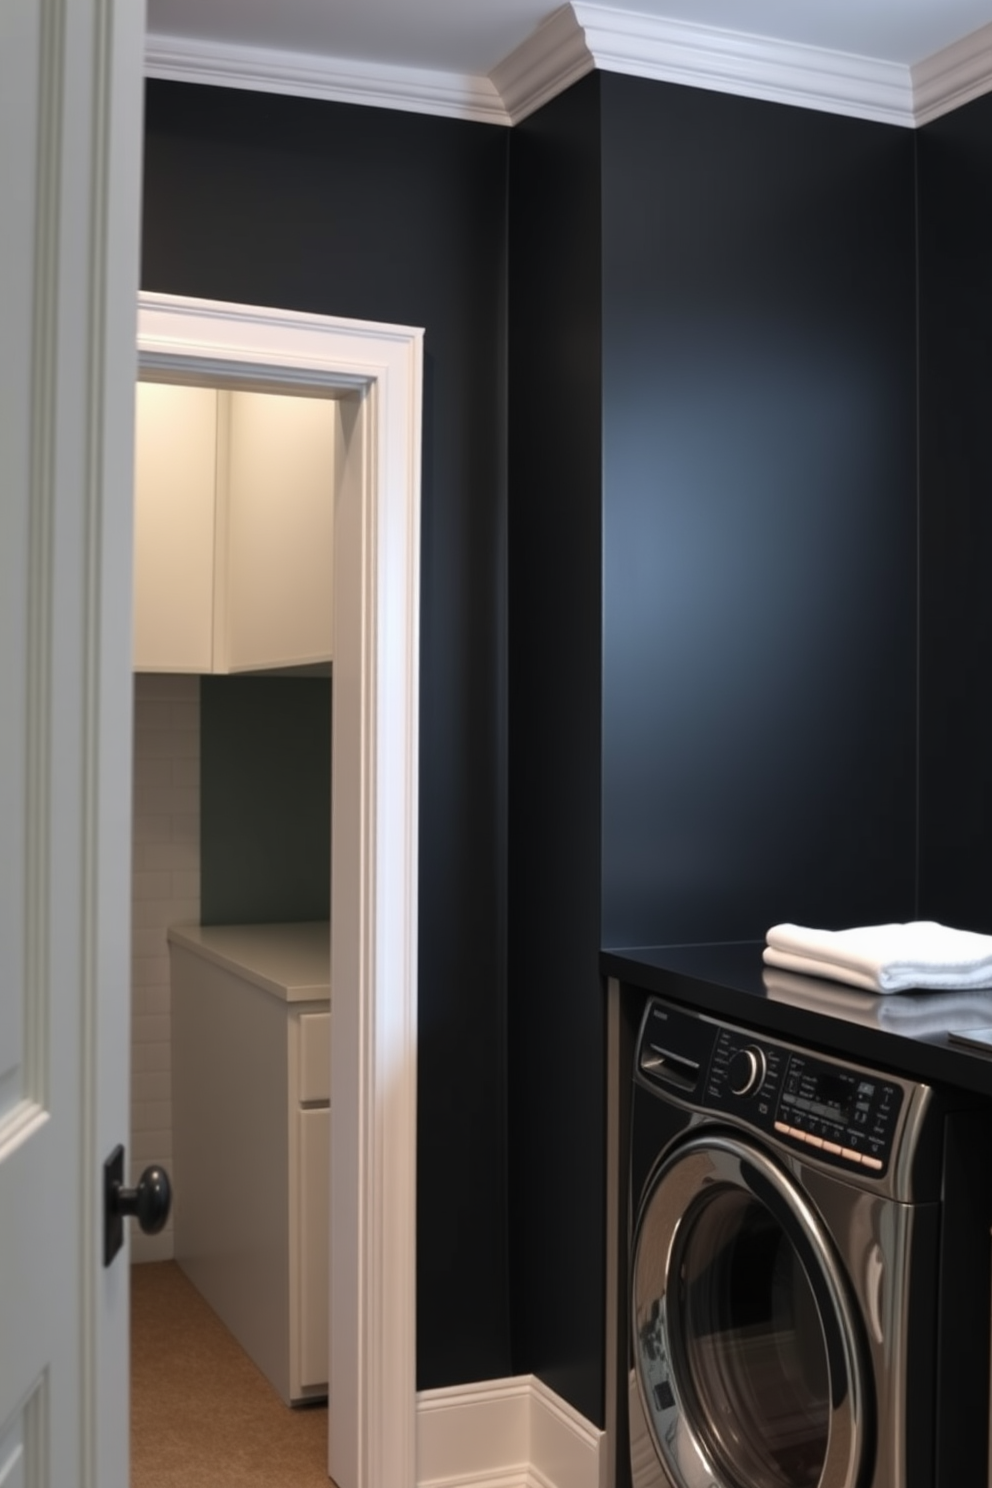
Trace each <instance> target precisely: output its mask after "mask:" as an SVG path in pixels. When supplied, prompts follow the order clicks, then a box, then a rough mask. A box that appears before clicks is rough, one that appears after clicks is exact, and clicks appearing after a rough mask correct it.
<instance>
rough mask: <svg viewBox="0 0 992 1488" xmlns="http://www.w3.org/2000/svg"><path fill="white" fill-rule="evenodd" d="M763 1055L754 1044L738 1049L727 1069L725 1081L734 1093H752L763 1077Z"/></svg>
mask: <svg viewBox="0 0 992 1488" xmlns="http://www.w3.org/2000/svg"><path fill="white" fill-rule="evenodd" d="M765 1067H766V1066H765V1056H764V1053H763V1052H762V1050H761V1049H759V1048H757V1047H756V1046H755V1045H754V1044H748V1045H747V1046H746V1047H745V1048H743V1049H738V1050H737V1052H736V1053H735V1054H734V1057H733V1058H732V1059H731V1061H730V1065H729V1067H728V1069H727V1083H728V1085H729V1086H730V1089H731V1092H732V1093H733V1094H734V1095H753V1094H754V1092H755V1091H756V1090H757V1089H758V1088H759V1087H760V1086H761V1084H762V1083H763V1081H764V1078H765Z"/></svg>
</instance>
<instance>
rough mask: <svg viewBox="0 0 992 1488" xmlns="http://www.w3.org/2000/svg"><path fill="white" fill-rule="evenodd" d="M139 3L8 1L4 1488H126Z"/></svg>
mask: <svg viewBox="0 0 992 1488" xmlns="http://www.w3.org/2000/svg"><path fill="white" fill-rule="evenodd" d="M143 40H144V9H143V4H142V3H141V0H3V4H2V5H0V189H2V193H3V198H2V199H3V202H4V209H3V211H2V212H0V325H2V327H3V332H2V335H0V483H2V490H0V683H2V691H3V706H2V707H0V947H2V951H3V962H2V973H0V975H2V991H0V1483H2V1484H3V1485H4V1488H7V1484H8V1483H10V1484H12V1485H13V1484H24V1485H25V1488H36V1485H47V1484H51V1485H58V1488H75V1485H87V1488H98V1485H99V1488H125V1485H126V1483H127V1476H128V1474H127V1414H128V1412H127V1406H128V1396H127V1345H128V1338H127V1321H128V1319H127V1275H126V1265H125V1264H124V1262H125V1259H126V1258H125V1257H124V1256H122V1257H121V1259H120V1260H119V1261H118V1263H117V1264H116V1265H115V1266H114V1267H111V1268H110V1269H107V1270H105V1269H104V1267H103V1264H102V1202H101V1200H102V1162H103V1158H104V1156H105V1155H107V1154H108V1153H109V1151H110V1149H111V1147H112V1146H113V1145H114V1143H115V1142H117V1141H121V1140H123V1139H124V1136H125V1133H126V1130H127V1115H128V1113H127V1095H128V1090H127V1084H128V1078H127V1070H128V1065H127V1057H128V1056H127V1049H128V1022H129V1018H128V1013H129V1009H128V990H127V989H128V969H129V968H128V961H129V952H128V945H129V930H128V916H129V886H128V869H129V830H128V824H129V816H130V720H131V676H130V618H129V617H130V578H131V558H130V553H131V462H132V427H133V401H134V380H135V372H136V356H135V329H136V296H137V266H138V225H139V206H140V200H139V198H140V150H141V133H142V131H141V104H142V61H143V58H142V51H143Z"/></svg>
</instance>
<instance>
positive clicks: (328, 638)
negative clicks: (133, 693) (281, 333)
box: [134, 382, 337, 672]
mask: <svg viewBox="0 0 992 1488" xmlns="http://www.w3.org/2000/svg"><path fill="white" fill-rule="evenodd" d="M336 424H337V405H336V404H335V403H334V402H333V401H331V400H328V399H325V398H307V397H302V396H292V397H291V396H284V395H281V394H270V393H256V392H244V391H240V390H232V389H224V388H222V389H216V388H203V387H183V386H178V385H173V384H167V383H147V382H139V383H138V388H137V403H136V428H135V544H134V609H135V632H134V668H135V671H159V672H239V671H258V670H261V669H264V668H273V667H286V666H303V665H310V664H313V663H316V662H327V661H330V659H331V655H332V650H333V634H332V588H331V575H332V566H333V548H332V544H333V540H334V441H335V430H336Z"/></svg>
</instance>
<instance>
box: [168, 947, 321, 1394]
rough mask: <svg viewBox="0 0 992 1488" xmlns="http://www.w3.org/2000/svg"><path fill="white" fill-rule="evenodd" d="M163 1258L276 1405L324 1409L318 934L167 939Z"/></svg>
mask: <svg viewBox="0 0 992 1488" xmlns="http://www.w3.org/2000/svg"><path fill="white" fill-rule="evenodd" d="M169 948H170V955H171V961H172V1093H173V1109H174V1112H175V1116H174V1149H173V1179H174V1184H175V1219H174V1224H175V1255H176V1260H177V1262H178V1263H179V1265H180V1266H181V1267H182V1269H183V1271H185V1273H186V1275H187V1276H188V1277H189V1278H190V1280H191V1281H192V1282H193V1284H194V1286H196V1288H197V1289H198V1291H200V1292H201V1294H202V1295H203V1296H204V1297H205V1298H206V1300H207V1301H208V1302H209V1303H210V1305H211V1307H213V1309H214V1311H215V1312H216V1313H217V1314H218V1316H219V1317H220V1318H221V1319H222V1320H223V1322H224V1323H225V1324H226V1325H227V1327H228V1328H229V1329H230V1331H231V1332H232V1333H233V1334H234V1336H235V1338H237V1340H238V1342H239V1343H240V1344H241V1346H242V1348H244V1350H245V1351H246V1353H248V1354H249V1356H250V1357H251V1358H252V1359H253V1360H254V1361H255V1363H256V1364H257V1365H258V1367H259V1368H260V1369H261V1370H262V1372H263V1373H264V1374H265V1375H266V1376H267V1378H268V1379H269V1381H270V1382H271V1384H272V1385H273V1386H274V1388H275V1389H276V1390H277V1391H278V1392H279V1394H280V1395H281V1396H282V1398H283V1399H284V1400H285V1401H287V1402H288V1403H291V1404H293V1403H300V1402H303V1401H306V1400H313V1399H319V1398H321V1397H323V1396H326V1394H327V1375H328V1330H329V1306H330V1302H329V1290H328V1279H329V1274H328V1266H329V1261H328V1255H329V1250H328V1236H329V1219H330V1213H329V1209H330V1196H329V1175H330V1121H331V1107H330V1094H331V1092H330V1052H331V1043H330V1041H331V1014H330V927H329V925H328V924H327V923H326V922H325V923H323V924H303V925H244V926H239V925H218V926H198V925H187V926H174V927H173V928H172V929H170V931H169Z"/></svg>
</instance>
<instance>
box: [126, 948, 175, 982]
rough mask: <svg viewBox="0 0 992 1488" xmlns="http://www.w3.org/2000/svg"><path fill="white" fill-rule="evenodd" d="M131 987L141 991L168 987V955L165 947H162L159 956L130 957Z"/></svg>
mask: <svg viewBox="0 0 992 1488" xmlns="http://www.w3.org/2000/svg"><path fill="white" fill-rule="evenodd" d="M131 985H132V987H135V988H138V987H140V988H142V989H145V988H147V987H167V986H168V985H169V953H168V948H167V947H166V946H163V947H162V954H161V955H160V956H132V957H131Z"/></svg>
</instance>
